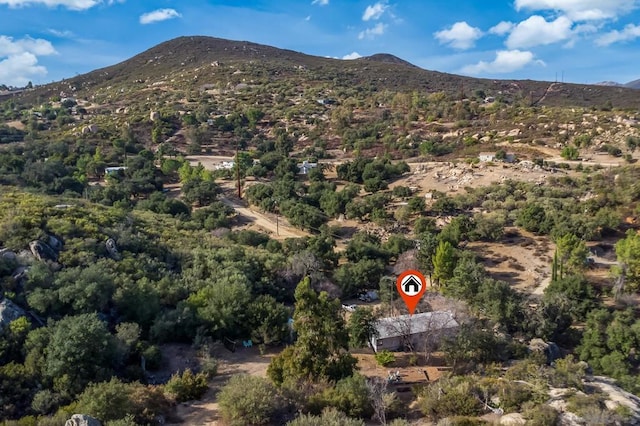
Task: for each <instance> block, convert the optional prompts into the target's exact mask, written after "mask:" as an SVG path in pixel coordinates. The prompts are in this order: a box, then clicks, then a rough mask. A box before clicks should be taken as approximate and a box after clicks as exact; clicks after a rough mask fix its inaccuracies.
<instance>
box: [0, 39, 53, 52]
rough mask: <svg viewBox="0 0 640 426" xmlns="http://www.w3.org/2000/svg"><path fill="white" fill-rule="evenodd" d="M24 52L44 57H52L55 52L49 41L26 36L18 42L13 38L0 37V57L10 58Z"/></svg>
mask: <svg viewBox="0 0 640 426" xmlns="http://www.w3.org/2000/svg"><path fill="white" fill-rule="evenodd" d="M24 52H29V53H33V54H34V55H38V56H40V55H43V56H44V55H53V54H55V53H56V50H55V49H54V48H53V45H52V44H51V43H50V42H49V41H47V40H44V39H41V38H31V37H29V36H27V37H25V38H22V39H20V40H14V39H13V37H7V36H0V56H12V55H18V54H21V53H24Z"/></svg>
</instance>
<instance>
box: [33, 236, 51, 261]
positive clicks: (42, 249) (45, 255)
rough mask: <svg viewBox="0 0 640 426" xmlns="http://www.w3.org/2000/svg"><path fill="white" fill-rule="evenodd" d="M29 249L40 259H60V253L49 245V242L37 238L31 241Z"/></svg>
mask: <svg viewBox="0 0 640 426" xmlns="http://www.w3.org/2000/svg"><path fill="white" fill-rule="evenodd" d="M29 249H30V250H31V253H32V254H33V255H34V256H35V258H36V259H38V260H42V261H44V260H51V261H53V262H55V261H57V260H58V254H57V253H56V251H55V250H53V249H52V248H51V247H49V245H48V244H46V243H43V242H42V241H39V240H35V241H31V242H30V243H29Z"/></svg>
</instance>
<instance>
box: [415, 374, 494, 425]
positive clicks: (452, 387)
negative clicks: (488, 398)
mask: <svg viewBox="0 0 640 426" xmlns="http://www.w3.org/2000/svg"><path fill="white" fill-rule="evenodd" d="M476 391H477V390H476V389H474V388H473V386H472V385H471V382H470V380H469V379H468V378H466V377H460V376H459V377H451V378H444V379H440V381H438V382H437V383H435V384H432V385H430V386H428V387H427V388H426V389H425V390H424V392H423V394H422V396H421V398H420V400H419V402H418V403H419V405H420V410H421V411H422V413H423V414H424V415H425V416H428V417H430V418H432V419H434V420H438V419H442V418H444V417H448V416H476V415H479V414H481V413H482V409H483V407H482V403H481V402H480V400H479V399H478V398H477V397H476Z"/></svg>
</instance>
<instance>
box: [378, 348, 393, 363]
mask: <svg viewBox="0 0 640 426" xmlns="http://www.w3.org/2000/svg"><path fill="white" fill-rule="evenodd" d="M375 358H376V362H377V363H378V364H379V365H381V366H383V367H386V366H388V365H391V364H393V363H394V362H395V361H396V356H395V355H394V354H393V352H390V351H388V350H386V349H385V350H383V351H380V352H378V353H376V354H375Z"/></svg>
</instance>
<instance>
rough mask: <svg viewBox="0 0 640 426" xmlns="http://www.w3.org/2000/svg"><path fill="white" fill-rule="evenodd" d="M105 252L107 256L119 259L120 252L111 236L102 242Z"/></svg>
mask: <svg viewBox="0 0 640 426" xmlns="http://www.w3.org/2000/svg"><path fill="white" fill-rule="evenodd" d="M104 245H105V247H106V249H107V252H108V253H109V256H111V258H112V259H115V260H119V259H120V252H119V251H118V246H117V244H116V240H114V239H113V238H109V239H108V240H107V241H106V242H105V243H104Z"/></svg>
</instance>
